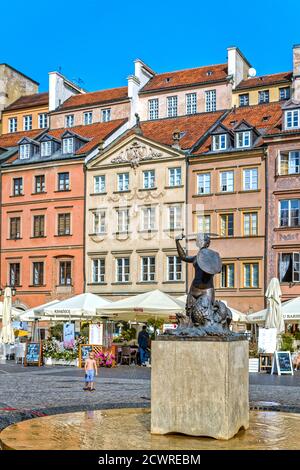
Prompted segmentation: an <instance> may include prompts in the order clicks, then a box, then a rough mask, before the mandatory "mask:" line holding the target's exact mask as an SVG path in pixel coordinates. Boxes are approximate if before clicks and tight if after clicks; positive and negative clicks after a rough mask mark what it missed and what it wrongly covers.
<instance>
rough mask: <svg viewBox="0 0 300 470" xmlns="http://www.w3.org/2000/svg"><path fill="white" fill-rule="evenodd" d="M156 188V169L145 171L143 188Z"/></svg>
mask: <svg viewBox="0 0 300 470" xmlns="http://www.w3.org/2000/svg"><path fill="white" fill-rule="evenodd" d="M154 188H155V170H145V171H143V189H154Z"/></svg>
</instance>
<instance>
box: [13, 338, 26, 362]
mask: <svg viewBox="0 0 300 470" xmlns="http://www.w3.org/2000/svg"><path fill="white" fill-rule="evenodd" d="M25 347H26V344H25V343H20V344H17V345H16V352H15V357H16V364H17V363H18V362H19V361H20V360H21V364H22V365H23V364H24V358H25Z"/></svg>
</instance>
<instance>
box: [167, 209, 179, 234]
mask: <svg viewBox="0 0 300 470" xmlns="http://www.w3.org/2000/svg"><path fill="white" fill-rule="evenodd" d="M181 227H182V224H181V206H170V207H169V229H170V230H176V229H180V228H181Z"/></svg>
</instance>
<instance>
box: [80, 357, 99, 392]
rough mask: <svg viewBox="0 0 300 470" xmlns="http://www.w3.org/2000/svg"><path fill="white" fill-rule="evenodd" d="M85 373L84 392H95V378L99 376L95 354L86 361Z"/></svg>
mask: <svg viewBox="0 0 300 470" xmlns="http://www.w3.org/2000/svg"><path fill="white" fill-rule="evenodd" d="M84 371H85V387H84V389H83V390H89V391H90V392H94V391H95V388H94V377H95V374H96V375H98V369H97V363H96V361H95V354H94V353H93V352H90V353H89V357H88V359H87V360H86V361H85V365H84Z"/></svg>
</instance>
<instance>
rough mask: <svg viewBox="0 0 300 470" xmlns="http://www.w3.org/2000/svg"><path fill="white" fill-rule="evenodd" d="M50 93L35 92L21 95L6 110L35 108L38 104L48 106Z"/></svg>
mask: <svg viewBox="0 0 300 470" xmlns="http://www.w3.org/2000/svg"><path fill="white" fill-rule="evenodd" d="M48 103H49V93H48V92H47V93H35V94H34V95H26V96H21V97H20V98H18V99H17V100H16V101H14V102H13V103H11V104H10V105H9V106H7V107H6V108H5V109H4V110H3V112H4V113H5V111H13V110H15V109H23V108H34V107H37V106H48Z"/></svg>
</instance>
